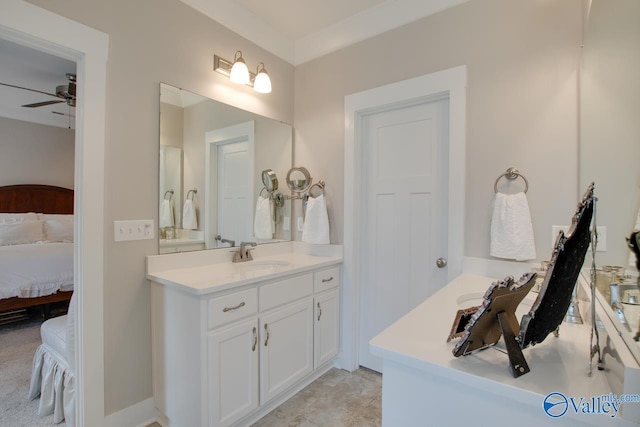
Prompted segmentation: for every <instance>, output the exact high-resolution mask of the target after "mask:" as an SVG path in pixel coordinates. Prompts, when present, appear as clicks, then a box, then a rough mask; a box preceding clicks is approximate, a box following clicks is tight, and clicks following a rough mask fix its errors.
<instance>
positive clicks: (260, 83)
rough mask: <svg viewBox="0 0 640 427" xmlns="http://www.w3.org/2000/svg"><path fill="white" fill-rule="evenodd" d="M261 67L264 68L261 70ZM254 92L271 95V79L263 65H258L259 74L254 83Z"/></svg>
mask: <svg viewBox="0 0 640 427" xmlns="http://www.w3.org/2000/svg"><path fill="white" fill-rule="evenodd" d="M260 66H262V69H260ZM253 90H255V91H256V92H260V93H271V79H270V78H269V74H267V70H265V68H264V64H262V63H260V65H258V74H256V78H255V80H254V81H253Z"/></svg>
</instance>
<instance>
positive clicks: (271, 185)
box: [262, 169, 278, 193]
mask: <svg viewBox="0 0 640 427" xmlns="http://www.w3.org/2000/svg"><path fill="white" fill-rule="evenodd" d="M262 184H264V188H265V190H267V191H268V192H269V193H273V192H274V191H276V190H277V189H278V177H277V176H276V173H275V172H274V171H273V170H271V169H265V170H263V171H262Z"/></svg>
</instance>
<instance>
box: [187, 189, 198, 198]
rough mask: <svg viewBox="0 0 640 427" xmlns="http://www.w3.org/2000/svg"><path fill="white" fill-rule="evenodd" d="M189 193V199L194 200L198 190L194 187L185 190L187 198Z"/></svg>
mask: <svg viewBox="0 0 640 427" xmlns="http://www.w3.org/2000/svg"><path fill="white" fill-rule="evenodd" d="M191 193H193V195H192V196H191V200H195V198H196V195H197V194H198V190H196V189H195V188H194V189H193V190H189V191H188V192H187V200H189V195H191Z"/></svg>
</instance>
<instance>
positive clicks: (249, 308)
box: [208, 288, 258, 329]
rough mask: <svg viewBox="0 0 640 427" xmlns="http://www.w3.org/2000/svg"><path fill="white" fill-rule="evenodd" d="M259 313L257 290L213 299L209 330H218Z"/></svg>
mask: <svg viewBox="0 0 640 427" xmlns="http://www.w3.org/2000/svg"><path fill="white" fill-rule="evenodd" d="M257 312H258V290H257V289H256V288H252V289H247V290H245V291H240V292H234V293H232V294H229V295H224V296H221V297H217V298H211V299H210V300H209V311H208V313H209V315H208V317H209V329H212V328H217V327H218V326H220V325H224V324H226V323H229V322H233V321H234V320H238V319H242V318H243V317H246V316H250V315H252V314H256V313H257Z"/></svg>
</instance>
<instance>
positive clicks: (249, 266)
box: [236, 260, 291, 273]
mask: <svg viewBox="0 0 640 427" xmlns="http://www.w3.org/2000/svg"><path fill="white" fill-rule="evenodd" d="M290 265H291V263H290V262H289V261H284V260H268V261H247V262H244V263H241V264H240V263H239V264H236V266H237V267H236V268H237V269H238V271H241V272H244V273H268V272H273V271H279V270H281V269H283V268H284V267H288V266H290Z"/></svg>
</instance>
